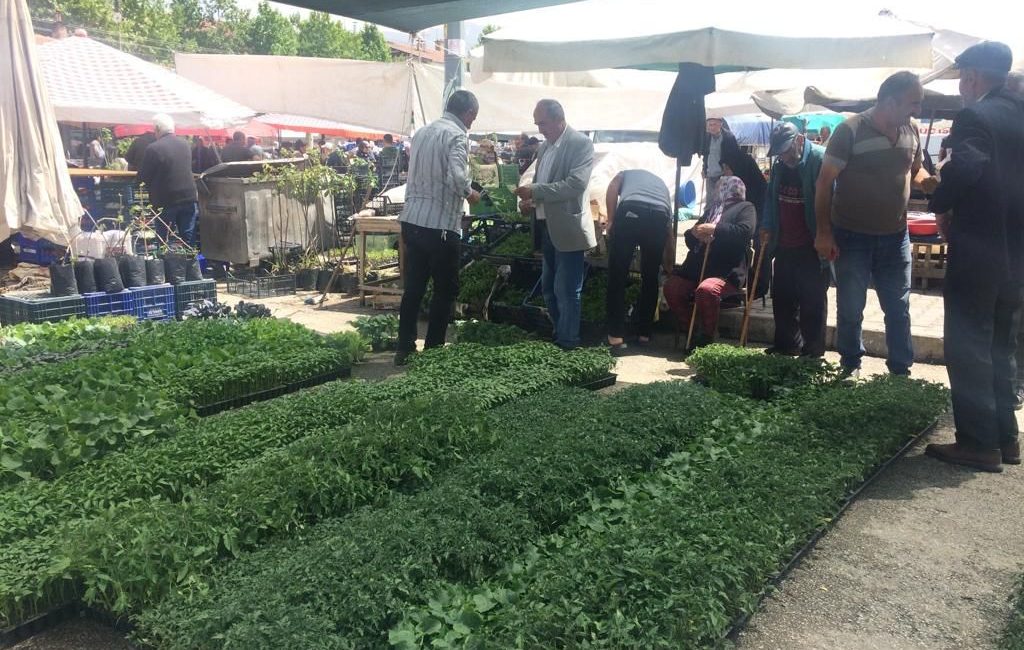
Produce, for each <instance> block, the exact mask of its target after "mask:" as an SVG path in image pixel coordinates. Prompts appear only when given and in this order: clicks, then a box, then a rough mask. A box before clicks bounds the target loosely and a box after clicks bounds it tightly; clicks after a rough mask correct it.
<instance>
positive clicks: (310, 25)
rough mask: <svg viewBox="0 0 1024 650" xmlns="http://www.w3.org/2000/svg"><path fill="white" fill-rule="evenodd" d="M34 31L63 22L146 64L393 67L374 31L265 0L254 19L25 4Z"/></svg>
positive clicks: (244, 14)
mask: <svg viewBox="0 0 1024 650" xmlns="http://www.w3.org/2000/svg"><path fill="white" fill-rule="evenodd" d="M28 4H29V8H30V10H31V14H32V18H33V19H34V20H35V21H36V25H37V26H38V27H39V28H40V29H42V30H44V31H45V29H46V28H47V27H48V26H49V25H51V24H53V23H56V22H62V23H63V24H64V25H65V26H66V27H67V28H68V30H69V31H74V30H75V29H77V28H84V29H85V30H86V31H87V32H88V33H89V35H90V36H91V37H93V38H96V39H97V40H101V41H104V42H106V43H109V44H111V45H114V46H116V47H119V48H121V49H123V50H125V51H128V52H131V53H132V54H136V55H138V56H141V57H143V58H145V59H149V60H153V61H160V62H165V63H166V62H170V61H172V60H173V58H174V52H215V53H225V54H275V55H298V56H315V57H325V58H345V59H362V60H368V61H390V60H391V55H390V48H389V47H388V44H387V41H386V40H385V38H384V35H383V34H382V33H381V32H380V30H379V29H378V28H377V26H376V25H366V26H365V27H364V28H363V29H362V31H351V30H349V29H347V28H346V27H345V26H344V25H343V24H342V23H341V22H340V21H338V20H336V19H335V18H334V17H332V16H331V15H330V14H327V13H323V12H312V13H310V15H309V16H308V17H307V18H302V17H301V16H299V14H297V13H296V14H293V15H291V16H284V15H283V14H282V13H281V12H279V11H278V10H277V9H275V8H273V7H271V6H270V4H269V3H267V2H266V1H263V2H260V4H259V5H258V6H257V9H256V11H255V13H251V12H249V11H247V10H243V9H241V8H240V7H239V6H238V4H237V0H119V2H117V3H115V2H111V0H28Z"/></svg>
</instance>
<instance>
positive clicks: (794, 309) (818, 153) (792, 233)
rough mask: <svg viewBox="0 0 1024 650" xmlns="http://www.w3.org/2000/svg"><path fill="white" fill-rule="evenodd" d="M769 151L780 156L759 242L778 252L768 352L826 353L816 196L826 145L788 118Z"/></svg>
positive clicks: (825, 292) (825, 275)
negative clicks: (810, 137) (772, 340)
mask: <svg viewBox="0 0 1024 650" xmlns="http://www.w3.org/2000/svg"><path fill="white" fill-rule="evenodd" d="M768 156H769V157H777V158H776V160H775V163H774V164H773V165H772V172H771V178H770V180H769V181H768V199H767V200H766V201H765V205H764V221H763V224H762V227H761V242H762V243H768V244H769V246H771V248H772V250H773V253H774V257H775V277H774V280H773V282H772V312H773V314H774V316H775V343H774V345H772V347H770V348H768V349H767V350H765V351H766V352H767V353H768V354H785V355H791V356H797V355H803V356H807V357H821V356H823V355H824V354H825V322H826V313H827V310H828V272H827V271H826V269H825V268H824V267H823V266H822V263H821V259H820V258H819V257H818V252H817V251H816V250H815V249H814V233H815V231H816V230H817V226H816V221H815V213H814V197H815V183H816V181H817V180H818V172H819V171H820V170H821V161H822V158H823V157H824V156H825V149H824V148H823V147H821V146H818V145H816V144H812V143H811V141H810V140H808V139H807V137H806V136H805V135H803V134H802V133H800V132H799V131H798V130H797V128H796V127H795V126H794V125H792V124H790V123H789V122H781V123H779V124H778V125H776V127H775V128H774V129H773V130H772V136H771V148H770V149H769V150H768Z"/></svg>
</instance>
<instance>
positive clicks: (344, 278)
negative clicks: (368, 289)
mask: <svg viewBox="0 0 1024 650" xmlns="http://www.w3.org/2000/svg"><path fill="white" fill-rule="evenodd" d="M334 286H335V287H336V288H337V289H338V292H339V293H348V294H353V293H356V292H357V289H356V287H358V286H359V283H358V282H356V276H355V274H353V273H345V274H343V275H339V276H338V279H337V280H335V281H334Z"/></svg>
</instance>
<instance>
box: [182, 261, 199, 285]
mask: <svg viewBox="0 0 1024 650" xmlns="http://www.w3.org/2000/svg"><path fill="white" fill-rule="evenodd" d="M185 259H187V260H188V264H186V265H185V281H186V282H197V281H199V280H202V279H203V267H202V265H200V264H199V258H197V257H190V258H185Z"/></svg>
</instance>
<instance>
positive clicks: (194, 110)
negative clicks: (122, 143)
mask: <svg viewBox="0 0 1024 650" xmlns="http://www.w3.org/2000/svg"><path fill="white" fill-rule="evenodd" d="M19 1H20V0H19ZM39 63H40V70H41V73H42V77H43V79H44V81H45V82H46V86H47V88H48V89H49V92H50V98H51V101H52V102H53V107H54V111H55V114H56V116H57V120H59V121H61V122H87V123H95V124H148V123H149V122H150V121H151V120H152V118H153V116H154V115H156V114H157V113H166V114H168V115H170V116H171V117H173V118H174V121H175V123H176V124H178V125H180V126H187V127H208V128H215V129H216V128H224V127H229V126H232V125H235V124H241V123H244V122H247V121H248V119H249V118H250V117H252V116H253V115H254V114H255V112H254V111H253V110H252V109H250V108H248V107H247V106H243V105H242V104H240V103H238V102H236V101H232V100H230V99H228V98H227V97H224V96H222V95H219V94H217V93H216V92H214V91H212V90H210V89H209V88H206V87H204V86H202V85H200V84H197V83H195V82H193V81H190V80H188V79H185V78H184V77H182V76H180V75H177V74H175V73H174V72H172V71H170V70H167V69H165V68H162V67H160V66H158V65H156V64H154V63H150V62H148V61H144V60H142V59H140V58H138V57H136V56H132V55H131V54H127V53H125V52H121V51H120V50H117V49H115V48H113V47H110V46H108V45H104V44H103V43H100V42H99V41H94V40H92V39H90V38H85V37H78V36H74V37H70V38H63V39H59V40H52V41H48V42H47V43H44V44H43V45H41V46H39ZM244 78H245V79H246V80H247V81H250V82H251V80H252V70H249V72H248V74H246V75H245V76H244Z"/></svg>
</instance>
